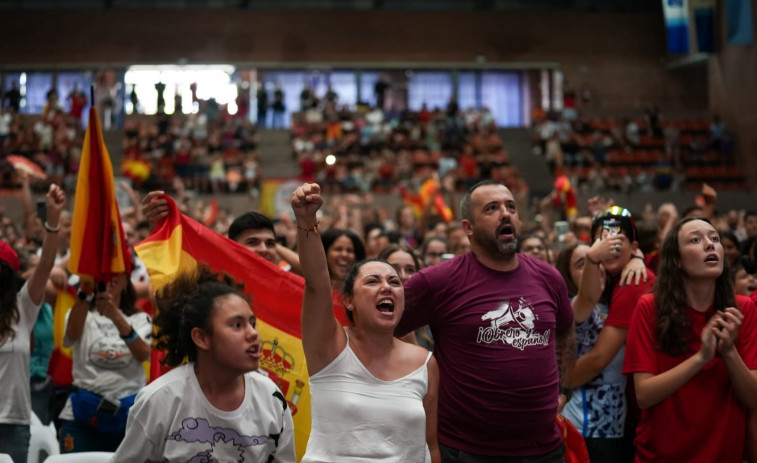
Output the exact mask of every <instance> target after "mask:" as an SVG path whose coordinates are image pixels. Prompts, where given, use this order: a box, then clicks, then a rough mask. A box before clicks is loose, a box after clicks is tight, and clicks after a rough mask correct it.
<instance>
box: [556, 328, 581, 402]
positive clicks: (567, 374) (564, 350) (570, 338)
mask: <svg viewBox="0 0 757 463" xmlns="http://www.w3.org/2000/svg"><path fill="white" fill-rule="evenodd" d="M555 347H556V350H557V371H558V374H559V375H560V385H562V386H564V387H567V385H568V383H569V381H570V378H571V376H572V375H573V370H574V369H575V367H576V328H575V326H573V325H571V327H570V328H569V329H568V330H567V331H565V332H563V333H558V334H557V336H556V337H555Z"/></svg>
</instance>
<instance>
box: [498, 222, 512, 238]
mask: <svg viewBox="0 0 757 463" xmlns="http://www.w3.org/2000/svg"><path fill="white" fill-rule="evenodd" d="M513 232H514V228H513V224H511V223H505V224H503V225H501V226H500V227H499V230H497V235H498V236H501V237H506V238H509V237H511V236H513Z"/></svg>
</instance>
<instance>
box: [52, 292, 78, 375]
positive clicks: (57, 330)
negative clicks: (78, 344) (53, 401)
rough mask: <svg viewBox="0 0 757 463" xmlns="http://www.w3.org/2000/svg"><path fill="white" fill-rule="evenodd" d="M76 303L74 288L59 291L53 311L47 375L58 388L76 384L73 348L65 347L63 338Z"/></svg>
mask: <svg viewBox="0 0 757 463" xmlns="http://www.w3.org/2000/svg"><path fill="white" fill-rule="evenodd" d="M74 302H76V294H75V291H74V288H73V286H67V287H66V288H64V289H60V288H59V289H58V297H56V299H55V308H54V310H53V352H52V356H51V358H50V363H49V366H48V368H47V374H48V375H49V376H50V378H52V381H53V384H55V385H56V386H59V387H62V386H68V385H69V384H71V383H73V382H74V378H73V376H72V375H71V369H72V368H73V358H72V356H71V348H70V347H63V336H64V335H65V334H66V315H68V311H69V310H71V307H73V305H74Z"/></svg>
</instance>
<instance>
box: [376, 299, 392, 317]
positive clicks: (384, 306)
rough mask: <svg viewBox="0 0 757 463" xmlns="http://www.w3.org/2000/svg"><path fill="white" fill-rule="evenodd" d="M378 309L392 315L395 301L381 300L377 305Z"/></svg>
mask: <svg viewBox="0 0 757 463" xmlns="http://www.w3.org/2000/svg"><path fill="white" fill-rule="evenodd" d="M376 309H377V310H378V311H379V312H381V313H386V314H392V313H394V301H393V300H391V299H381V300H380V301H379V302H378V304H376Z"/></svg>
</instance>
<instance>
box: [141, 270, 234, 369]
mask: <svg viewBox="0 0 757 463" xmlns="http://www.w3.org/2000/svg"><path fill="white" fill-rule="evenodd" d="M243 287H244V285H242V284H240V283H237V282H236V281H234V279H232V278H231V277H230V276H229V275H227V274H225V273H216V272H213V271H211V270H210V269H209V268H208V267H206V266H200V267H199V268H198V269H197V270H196V271H193V272H186V273H182V274H180V275H179V276H178V277H176V279H175V280H174V281H172V282H171V283H169V284H168V285H166V286H164V287H163V288H162V289H161V290H160V291H158V293H157V294H156V296H155V299H156V303H157V309H158V310H157V316H156V317H155V326H156V327H157V333H156V340H157V342H156V347H157V348H158V349H162V350H165V352H166V356H165V359H164V360H163V362H162V363H163V364H164V365H168V366H172V367H175V366H177V365H181V364H182V363H184V361H185V359H189V361H190V362H194V361H195V360H197V346H196V345H195V343H194V341H192V329H193V328H200V329H202V330H204V331H206V332H208V333H211V334H212V326H211V324H210V317H211V315H212V313H213V309H214V304H215V301H216V299H218V298H219V297H223V296H228V295H229V294H236V295H237V296H240V297H241V298H243V299H245V300H248V298H247V296H245V295H244V293H243V292H242V289H243Z"/></svg>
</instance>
